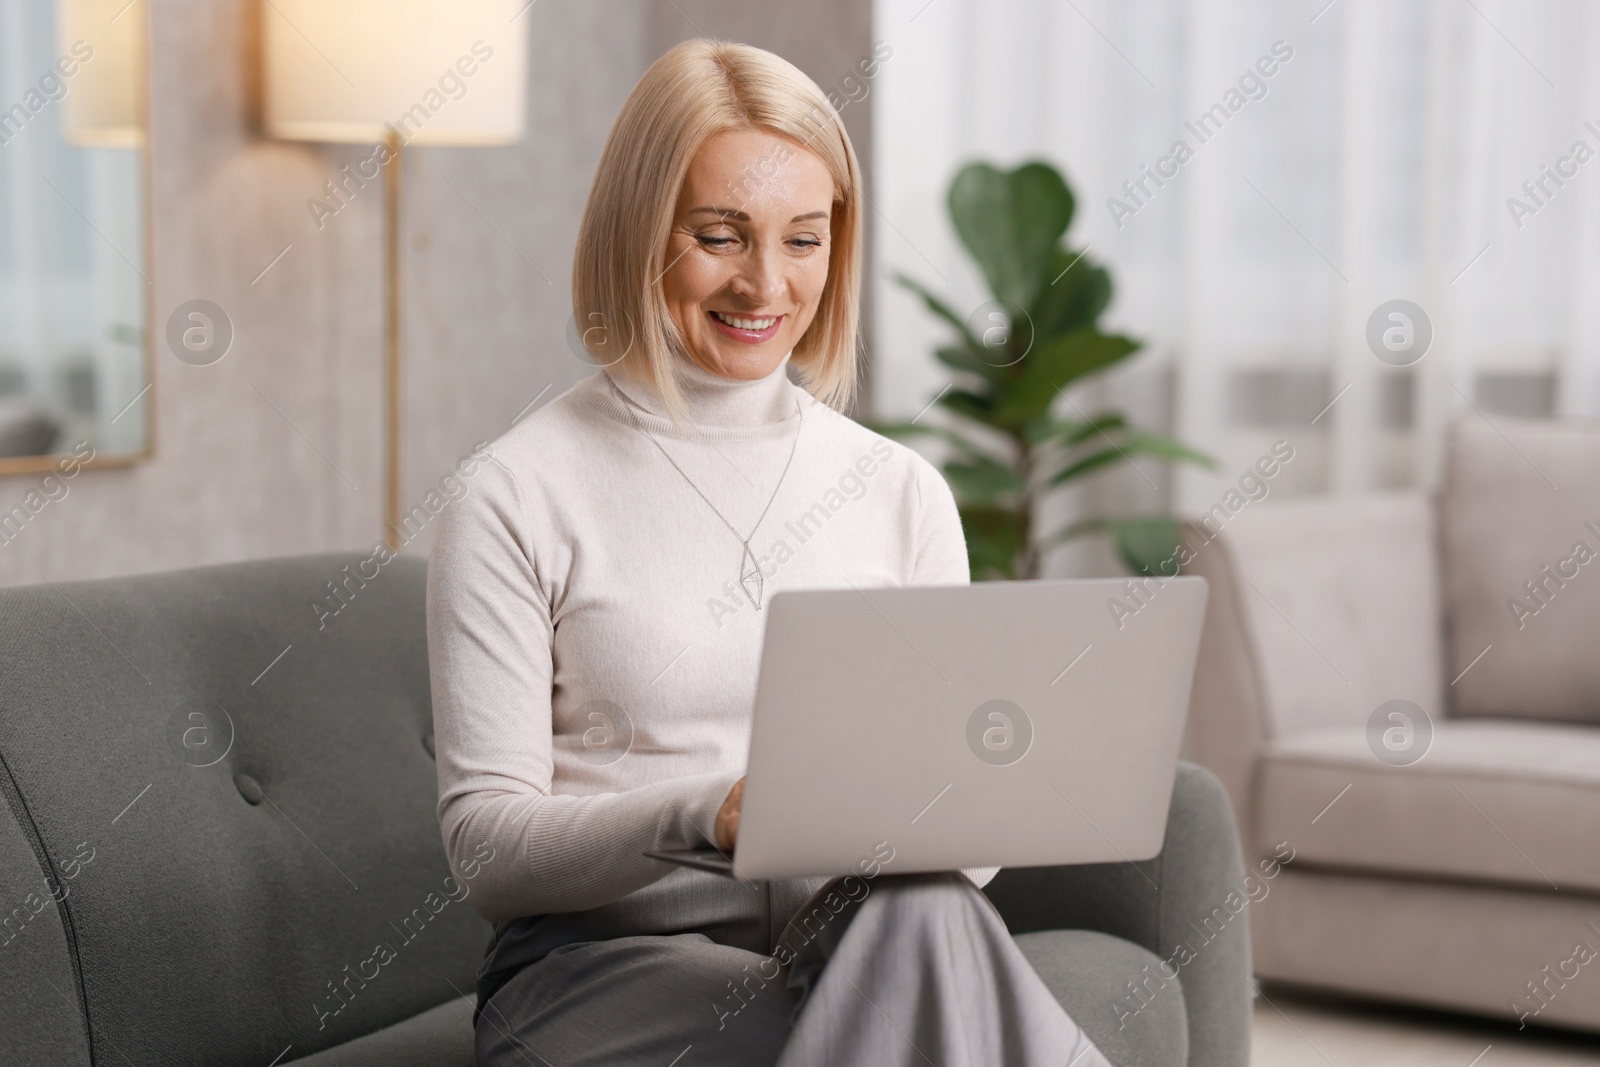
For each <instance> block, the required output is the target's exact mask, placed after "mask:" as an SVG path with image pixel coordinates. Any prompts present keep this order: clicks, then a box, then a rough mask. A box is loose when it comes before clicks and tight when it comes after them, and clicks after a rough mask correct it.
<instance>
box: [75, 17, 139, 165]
mask: <svg viewBox="0 0 1600 1067" xmlns="http://www.w3.org/2000/svg"><path fill="white" fill-rule="evenodd" d="M56 43H57V46H58V47H59V49H60V55H61V57H62V63H65V64H67V65H68V67H75V68H76V69H75V70H73V71H72V73H71V74H68V73H67V70H66V69H63V68H62V66H61V65H60V64H58V66H57V71H58V73H61V74H62V75H63V80H64V81H65V83H66V86H67V95H66V96H65V97H63V98H62V101H61V107H62V112H61V126H62V135H63V136H64V137H65V138H66V140H67V142H68V143H69V144H75V145H78V146H80V147H84V148H137V147H138V146H139V145H140V144H141V143H142V142H143V140H144V83H145V62H144V54H145V39H144V11H143V10H142V6H141V7H135V8H132V9H131V10H130V8H129V5H128V2H127V0H59V2H58V4H57V8H56Z"/></svg>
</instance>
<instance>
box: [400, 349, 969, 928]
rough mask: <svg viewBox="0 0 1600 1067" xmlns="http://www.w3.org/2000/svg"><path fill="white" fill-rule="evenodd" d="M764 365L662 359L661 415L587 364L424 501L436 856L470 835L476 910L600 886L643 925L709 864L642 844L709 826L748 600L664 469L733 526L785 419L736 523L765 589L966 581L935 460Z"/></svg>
mask: <svg viewBox="0 0 1600 1067" xmlns="http://www.w3.org/2000/svg"><path fill="white" fill-rule="evenodd" d="M786 365H787V360H786V361H785V364H784V365H780V366H779V367H778V368H777V369H776V370H775V371H774V372H773V373H772V374H771V375H769V376H767V377H765V378H762V379H759V380H756V381H734V380H731V379H726V378H722V377H720V376H717V375H714V374H711V373H710V372H707V371H705V370H703V369H701V368H699V367H696V366H692V365H688V364H685V365H684V366H683V367H682V368H681V371H682V373H681V375H680V379H681V381H682V383H683V389H684V394H685V398H686V400H687V402H688V406H689V421H690V425H688V426H681V427H677V428H675V427H674V426H673V425H672V424H671V422H670V421H669V420H668V419H667V418H666V416H665V412H664V409H663V408H662V406H661V404H660V402H659V400H658V399H657V398H656V396H655V395H654V393H653V391H651V390H650V389H648V388H647V387H645V386H643V385H641V384H638V383H634V382H632V381H629V380H627V379H624V378H622V377H621V376H620V375H619V376H617V377H615V378H612V379H611V380H610V381H608V377H609V373H608V372H605V371H601V372H598V373H596V374H594V375H592V376H590V377H588V378H586V379H584V380H583V381H581V382H579V383H578V384H577V385H576V386H574V387H573V388H572V389H570V390H568V391H567V392H566V393H564V394H563V395H561V396H560V397H558V398H556V399H555V400H552V401H551V402H550V403H548V404H547V405H545V407H543V408H542V409H540V410H539V411H537V412H535V413H534V414H532V415H530V416H528V417H527V418H525V419H523V420H522V421H521V422H520V423H518V424H517V425H516V426H515V427H514V428H513V429H511V430H510V431H509V432H508V433H506V434H505V436H503V437H502V438H500V439H499V440H498V441H496V442H495V443H494V444H493V445H492V446H491V448H490V450H489V451H490V453H491V455H492V459H491V460H490V461H489V462H486V463H485V464H484V465H483V466H482V468H481V469H480V470H479V471H478V473H476V474H475V475H474V476H473V477H472V478H471V479H470V480H469V481H468V483H467V484H468V493H467V495H466V496H465V497H464V498H463V499H461V500H459V501H457V502H456V503H453V504H452V505H451V506H450V507H448V508H447V509H446V510H445V511H444V513H443V514H442V515H441V518H440V525H439V530H438V539H437V541H436V543H435V545H434V549H433V555H432V558H431V561H430V566H429V571H428V659H429V667H430V671H431V676H432V687H433V717H434V729H435V736H436V751H437V758H438V776H439V820H440V824H441V829H442V832H443V836H444V842H445V847H446V851H447V852H448V854H449V857H450V860H451V865H452V867H454V868H456V869H458V870H459V869H462V866H463V865H465V864H468V863H469V861H470V860H472V859H473V858H474V857H476V858H477V859H479V861H480V862H481V860H482V857H484V856H486V855H491V853H490V852H489V850H490V849H492V850H493V852H492V856H493V857H494V858H493V860H492V861H491V862H488V863H483V864H482V866H481V868H479V873H478V874H477V876H476V877H475V878H474V879H473V882H472V894H471V896H470V898H469V899H470V901H471V902H472V904H473V906H474V907H475V908H476V910H477V911H478V913H479V914H481V915H482V916H484V917H485V918H487V919H489V920H490V921H493V922H501V921H504V920H508V919H512V918H516V917H519V916H528V915H539V914H546V913H554V912H570V911H582V910H588V909H594V908H599V907H601V906H604V905H615V907H616V908H620V909H621V910H622V911H623V912H626V913H627V914H628V915H629V916H630V917H633V918H637V917H638V916H640V915H647V916H652V918H651V919H650V921H649V922H646V923H645V925H650V923H651V922H657V920H659V922H658V925H661V926H663V927H668V926H670V925H671V923H672V921H673V920H671V919H669V918H667V917H665V916H664V915H661V916H657V914H656V913H657V912H661V911H662V909H665V910H666V911H676V912H677V913H678V916H679V921H690V920H689V919H687V918H685V914H684V909H683V907H682V906H681V903H682V902H681V901H678V902H677V903H672V898H673V897H674V895H676V896H677V897H682V896H683V895H684V894H685V893H686V892H688V893H689V894H690V895H692V894H693V893H695V892H697V891H699V888H703V887H705V886H707V885H708V884H709V883H707V882H705V881H704V879H707V878H709V879H713V880H715V876H711V875H702V877H701V879H699V880H696V879H694V878H693V877H692V872H688V871H684V870H681V869H674V868H672V867H671V866H669V865H667V864H664V863H659V862H657V861H654V860H649V859H646V858H645V857H644V856H643V855H641V853H643V852H644V851H645V850H646V849H668V848H689V847H696V846H700V845H703V844H704V843H705V842H706V841H707V840H708V839H709V838H710V836H711V834H712V830H713V824H714V821H715V818H716V813H717V809H718V808H719V807H720V806H721V804H722V802H723V800H724V798H725V797H726V796H727V794H728V790H729V789H730V788H731V787H732V786H733V784H734V782H735V780H737V779H738V778H739V776H740V775H742V774H743V773H744V761H745V758H746V754H747V749H748V744H749V736H750V717H751V708H752V703H753V700H754V695H755V686H756V673H757V667H758V663H759V657H760V650H761V639H762V628H763V625H764V623H765V620H766V615H765V613H764V612H761V611H757V610H756V609H755V608H754V607H753V606H752V605H751V604H750V603H749V602H748V601H747V600H746V598H745V595H744V593H743V592H742V590H741V589H740V587H739V574H740V561H741V555H742V553H743V548H742V546H741V545H740V543H739V540H738V538H737V537H736V536H735V535H734V534H733V533H732V532H731V531H730V530H729V529H728V527H727V526H725V525H724V524H723V522H722V521H720V520H719V519H718V518H717V515H716V514H715V513H713V511H712V510H711V508H710V507H709V506H708V504H707V501H706V500H702V499H701V498H700V496H699V495H698V494H696V492H695V490H694V489H693V488H691V487H690V485H689V484H687V482H686V481H685V475H687V477H688V478H689V479H692V480H693V482H694V485H695V486H697V487H698V488H699V490H700V492H701V493H704V494H705V496H706V498H708V499H709V501H710V502H711V503H713V504H714V505H715V506H716V509H717V510H718V511H720V512H721V513H722V515H724V516H726V518H727V521H728V523H730V524H731V525H733V526H734V527H735V528H737V529H738V530H739V531H740V533H745V532H748V531H749V530H750V527H751V525H752V524H753V523H755V521H756V519H757V517H758V516H759V515H760V514H761V510H762V508H763V507H764V506H765V505H766V503H767V499H768V497H769V496H771V494H772V492H773V488H774V486H775V485H776V484H777V482H778V479H779V475H780V472H782V470H783V468H784V463H785V460H786V459H787V458H788V456H789V453H790V447H791V443H792V442H793V443H794V461H793V465H792V466H791V467H790V469H789V472H788V475H787V477H785V478H784V479H783V481H782V485H781V486H780V487H779V488H778V492H777V496H776V497H775V498H774V499H773V501H772V506H771V509H770V510H769V511H768V512H767V515H766V517H765V519H763V520H762V522H761V525H760V528H759V529H757V530H756V532H755V536H754V537H753V538H752V539H751V542H750V544H751V548H752V549H753V550H754V552H755V554H756V556H757V557H758V562H759V563H760V566H761V568H762V570H763V573H764V575H765V577H766V586H765V597H766V598H770V597H771V596H772V595H773V594H774V593H776V592H779V591H781V590H784V589H803V588H815V587H824V586H826V587H834V588H837V587H840V586H843V585H844V584H845V583H846V582H849V583H853V584H855V585H857V586H861V587H863V588H869V587H872V586H902V585H941V584H944V585H948V584H964V583H966V581H967V579H968V576H967V559H966V548H965V543H964V541H963V539H962V534H961V525H960V521H959V519H958V518H957V515H956V509H955V503H954V501H953V499H952V498H951V495H950V491H949V489H948V487H947V486H946V485H945V483H944V481H943V479H942V478H941V477H940V476H939V474H938V472H937V471H935V470H934V469H933V467H932V466H930V465H929V464H928V463H927V462H926V461H925V460H923V459H922V458H921V457H919V456H918V455H917V454H916V453H915V452H913V451H911V450H910V449H907V448H905V447H904V446H902V445H899V444H896V443H894V442H891V441H889V440H887V439H885V438H883V437H881V436H879V435H877V434H875V433H872V432H871V431H869V430H866V429H865V428H863V427H861V426H860V425H858V424H856V423H855V422H852V421H851V420H850V419H848V418H846V417H844V416H842V415H839V414H837V413H836V412H834V411H832V410H831V409H829V408H827V407H826V406H824V405H822V404H819V403H817V402H816V401H815V400H813V399H812V398H811V396H810V395H809V394H807V393H806V392H805V390H803V389H801V388H800V387H798V386H796V385H794V384H792V383H791V382H790V381H789V380H788V377H787V374H786ZM612 382H614V383H615V388H613V385H612ZM618 391H620V392H621V393H622V394H624V395H625V396H626V398H627V399H626V400H624V399H623V398H622V397H619V395H618ZM797 405H798V406H799V408H801V409H803V411H804V419H803V420H802V419H801V417H800V415H799V413H798V411H797ZM797 427H798V428H799V429H800V434H799V437H798V439H796V437H795V433H796V429H797ZM646 433H649V434H650V435H653V436H654V437H655V439H656V440H657V441H659V442H660V444H661V447H662V448H664V449H665V450H666V451H667V452H669V453H670V454H671V455H672V458H673V459H674V460H676V461H677V463H678V465H679V466H680V467H682V469H683V473H681V474H680V472H679V471H677V470H674V469H673V466H672V464H671V463H669V462H668V461H667V459H666V458H665V457H664V456H663V455H662V454H661V451H660V450H658V449H657V447H656V445H655V444H652V443H651V441H650V440H649V439H648V438H647V437H646V436H645V434H646ZM765 602H766V601H765V600H764V601H763V603H765ZM693 873H698V872H693ZM988 877H990V872H989V871H987V870H985V871H983V872H981V873H979V872H974V879H975V880H976V881H978V882H979V884H982V883H983V882H986V881H987V880H988ZM685 886H694V887H697V888H695V889H689V890H686V889H685V888H684V887H685ZM708 891H710V892H713V894H714V893H715V892H716V891H714V890H708ZM798 891H799V889H796V892H798ZM730 899H731V898H730ZM769 899H770V898H769ZM795 903H798V901H796V902H795ZM690 911H691V912H692V911H693V909H692V908H691V909H690Z"/></svg>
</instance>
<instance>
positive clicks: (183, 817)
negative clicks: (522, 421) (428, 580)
mask: <svg viewBox="0 0 1600 1067" xmlns="http://www.w3.org/2000/svg"><path fill="white" fill-rule="evenodd" d="M425 573H426V568H425V565H424V564H422V563H421V562H419V561H414V560H409V559H395V560H392V561H391V562H388V563H386V564H382V565H381V566H380V565H379V564H378V563H377V562H375V561H374V560H372V559H370V558H367V557H362V556H357V557H349V556H335V555H321V556H305V557H298V558H293V559H282V560H271V561H264V562H255V563H244V564H233V565H228V566H221V567H209V568H204V569H199V570H189V571H179V572H174V573H169V574H159V575H151V576H142V577H133V578H119V579H109V580H101V581H92V582H73V583H59V584H45V585H40V586H28V587H21V588H11V589H0V760H3V765H0V792H3V793H4V795H5V803H3V804H0V893H3V894H4V895H3V896H0V1062H3V1063H8V1064H9V1063H53V1064H74V1063H84V1064H87V1063H96V1064H120V1063H125V1062H132V1063H161V1064H170V1065H183V1064H206V1065H209V1067H220V1065H232V1064H238V1065H240V1067H245V1065H249V1067H263V1065H265V1064H268V1063H272V1062H274V1061H275V1060H279V1059H280V1058H281V1061H282V1062H287V1061H289V1060H293V1059H296V1058H298V1057H301V1056H305V1055H308V1054H309V1053H311V1052H314V1051H317V1050H319V1049H322V1048H326V1047H329V1046H332V1045H336V1044H339V1043H342V1042H344V1041H347V1040H350V1039H351V1038H354V1037H357V1036H360V1035H362V1034H365V1033H368V1032H370V1031H373V1030H377V1029H379V1028H381V1027H384V1026H386V1025H389V1024H392V1023H395V1022H397V1021H399V1020H401V1019H404V1018H407V1017H409V1016H411V1015H414V1014H416V1013H418V1012H420V1011H423V1010H426V1009H427V1008H429V1007H432V1006H435V1005H438V1004H441V1003H443V1002H445V1001H447V1000H450V999H451V998H453V997H455V996H456V995H457V994H458V993H470V992H471V991H472V988H473V984H472V983H473V982H474V973H475V971H476V968H477V964H478V962H479V959H480V957H481V953H482V949H483V945H484V942H485V940H486V939H487V936H488V933H489V930H488V926H487V924H485V923H484V922H483V921H482V920H481V919H479V918H477V917H476V916H475V915H474V914H473V913H472V911H471V909H470V907H469V905H468V904H467V903H465V899H464V898H465V896H466V894H468V893H470V891H471V876H472V875H473V874H476V873H477V871H476V869H473V870H471V871H458V872H452V871H451V870H450V869H449V867H448V866H447V863H446V860H445V856H444V850H443V847H442V845H441V842H440V837H439V828H438V823H437V821H436V817H435V802H436V796H437V786H436V782H435V774H434V766H433V761H432V756H431V752H430V748H431V722H432V715H431V706H430V702H429V691H428V668H427V648H426V636H425V628H424V619H423V615H424V578H425ZM336 588H337V592H336ZM485 859H486V861H487V862H495V861H496V858H495V857H485ZM498 861H499V862H507V859H506V858H505V857H499V858H498Z"/></svg>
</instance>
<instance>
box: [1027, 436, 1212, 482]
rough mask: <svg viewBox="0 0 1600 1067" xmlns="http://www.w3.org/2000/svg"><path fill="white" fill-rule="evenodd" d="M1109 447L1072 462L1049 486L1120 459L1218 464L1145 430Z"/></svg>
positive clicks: (1052, 477) (1117, 439) (1119, 438)
mask: <svg viewBox="0 0 1600 1067" xmlns="http://www.w3.org/2000/svg"><path fill="white" fill-rule="evenodd" d="M1108 444H1109V446H1110V447H1107V448H1103V449H1101V450H1099V451H1097V452H1091V453H1090V454H1089V455H1087V456H1084V457H1083V458H1081V459H1079V460H1076V461H1075V462H1073V463H1069V464H1068V465H1067V466H1065V467H1063V468H1062V469H1061V470H1059V471H1057V472H1056V473H1055V474H1053V475H1051V476H1050V479H1049V481H1048V482H1047V483H1046V484H1047V485H1061V484H1062V483H1063V482H1069V481H1072V480H1073V479H1074V478H1081V477H1083V476H1084V475H1085V474H1088V473H1090V472H1091V471H1095V470H1098V469H1100V468H1101V467H1104V466H1106V465H1107V464H1109V463H1115V462H1117V461H1118V460H1123V461H1126V462H1130V463H1131V462H1132V461H1133V458H1134V457H1135V456H1156V457H1158V458H1160V459H1168V460H1182V461H1187V462H1190V463H1199V464H1201V465H1202V466H1206V467H1214V466H1216V461H1215V460H1213V459H1212V458H1211V457H1210V456H1208V455H1206V454H1204V453H1203V452H1196V451H1194V450H1193V449H1191V448H1187V447H1185V446H1184V445H1181V444H1179V443H1178V442H1176V441H1173V440H1171V439H1170V438H1166V437H1162V436H1161V435H1160V434H1153V433H1144V432H1142V431H1134V432H1131V433H1120V434H1118V435H1117V436H1116V437H1114V438H1113V439H1112V440H1111V441H1110V442H1108Z"/></svg>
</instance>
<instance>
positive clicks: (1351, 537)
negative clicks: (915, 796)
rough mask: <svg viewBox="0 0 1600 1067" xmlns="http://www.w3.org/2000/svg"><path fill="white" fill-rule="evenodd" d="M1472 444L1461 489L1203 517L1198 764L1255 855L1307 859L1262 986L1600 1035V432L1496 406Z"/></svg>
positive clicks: (1265, 938) (1266, 931)
mask: <svg viewBox="0 0 1600 1067" xmlns="http://www.w3.org/2000/svg"><path fill="white" fill-rule="evenodd" d="M1447 448H1448V454H1447V460H1446V473H1445V478H1444V483H1443V486H1442V489H1441V491H1440V492H1439V494H1438V496H1437V497H1436V498H1430V497H1428V496H1425V495H1422V494H1420V493H1405V494H1400V493H1395V494H1380V495H1372V496H1362V497H1350V496H1339V497H1319V498H1315V499H1305V498H1301V499H1294V500H1283V501H1278V500H1267V501H1263V502H1261V503H1251V504H1248V505H1246V506H1244V507H1241V508H1240V509H1239V510H1238V511H1237V512H1236V513H1233V514H1229V513H1227V511H1226V509H1225V508H1224V509H1222V511H1220V512H1213V514H1212V515H1211V516H1210V517H1209V518H1208V519H1206V520H1205V521H1204V522H1202V523H1195V524H1191V526H1190V528H1189V544H1190V547H1191V549H1192V550H1193V551H1194V552H1195V554H1196V555H1195V559H1194V560H1193V562H1192V563H1191V565H1190V566H1189V567H1188V568H1187V569H1188V570H1189V572H1190V573H1196V574H1201V575H1204V576H1205V577H1206V578H1207V579H1208V580H1209V581H1210V582H1211V601H1210V607H1209V609H1208V615H1207V619H1206V632H1205V636H1204V638H1203V640H1202V643H1201V648H1200V666H1199V671H1198V674H1197V677H1196V681H1195V697H1194V705H1193V709H1192V712H1191V719H1190V728H1189V737H1188V741H1187V754H1188V756H1189V758H1191V759H1194V760H1195V761H1196V762H1198V763H1201V764H1203V765H1205V766H1207V767H1209V768H1210V769H1211V770H1212V771H1214V772H1215V773H1216V774H1217V775H1218V776H1219V777H1220V778H1221V779H1222V781H1223V783H1224V785H1225V787H1226V788H1227V790H1228V792H1229V794H1230V796H1231V797H1232V800H1233V804H1234V809H1235V811H1236V813H1237V816H1238V818H1239V821H1240V832H1241V838H1242V839H1243V841H1244V842H1245V848H1246V860H1247V863H1246V866H1249V865H1250V864H1249V860H1250V859H1251V858H1252V857H1251V856H1250V854H1249V853H1250V851H1251V850H1254V852H1256V853H1258V854H1259V855H1261V856H1268V855H1271V854H1273V851H1274V846H1276V845H1278V843H1280V842H1287V844H1288V847H1289V848H1291V849H1292V850H1293V854H1294V859H1293V861H1292V862H1291V863H1289V864H1287V865H1286V867H1285V869H1284V871H1283V873H1282V874H1281V876H1280V877H1278V878H1277V879H1276V880H1275V882H1274V883H1273V884H1272V886H1271V893H1270V894H1269V895H1268V896H1267V897H1266V898H1264V899H1263V900H1262V901H1261V902H1260V903H1259V904H1255V905H1252V907H1251V915H1252V936H1253V939H1254V945H1255V950H1254V951H1255V967H1256V973H1257V975H1258V976H1259V977H1261V978H1266V979H1278V980H1283V981H1288V982H1294V983H1300V984H1304V985H1310V986H1317V987H1322V988H1325V989H1330V990H1336V991H1344V992H1350V993H1356V994H1362V995H1368V996H1375V997H1379V998H1383V999H1389V1000H1395V1001H1404V1002H1409V1003H1415V1004H1424V1005H1432V1006H1438V1007H1444V1008H1450V1009H1456V1010H1464V1011H1469V1012H1474V1013H1482V1014H1486V1015H1493V1016H1498V1017H1501V1018H1506V1019H1512V1020H1521V1021H1522V1022H1523V1023H1525V1024H1530V1025H1531V1024H1544V1025H1560V1026H1570V1027H1578V1028H1582V1029H1586V1030H1597V1031H1600V429H1597V428H1596V427H1595V426H1594V425H1593V424H1575V423H1560V422H1545V423H1536V422H1517V421H1514V420H1500V419H1497V420H1495V423H1494V424H1493V425H1490V424H1488V423H1487V422H1485V421H1484V420H1483V419H1482V418H1481V417H1476V416H1474V417H1473V418H1472V419H1471V420H1469V421H1463V422H1460V423H1458V424H1456V425H1455V426H1454V427H1452V429H1451V431H1450V435H1449V442H1448V446H1447ZM1485 649H1487V651H1485ZM1391 701H1406V702H1409V704H1410V706H1409V707H1408V705H1406V704H1391V703H1390V702H1391ZM1408 731H1409V732H1408ZM1430 733H1431V739H1430V737H1429V735H1430Z"/></svg>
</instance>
